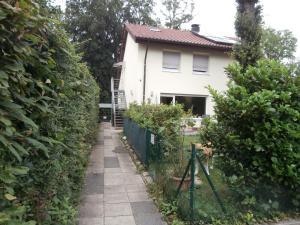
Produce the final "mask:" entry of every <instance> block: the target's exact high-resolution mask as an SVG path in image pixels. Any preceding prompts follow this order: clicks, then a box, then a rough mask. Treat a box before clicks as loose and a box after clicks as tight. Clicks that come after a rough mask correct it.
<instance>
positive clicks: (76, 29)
mask: <svg viewBox="0 0 300 225" xmlns="http://www.w3.org/2000/svg"><path fill="white" fill-rule="evenodd" d="M153 6H154V2H153V0H145V1H137V0H110V1H107V0H102V1H99V0H68V1H67V7H66V19H65V22H66V28H67V30H68V32H69V33H70V34H71V35H72V39H73V41H74V42H78V43H79V51H81V52H82V54H83V56H82V57H83V60H84V61H86V62H87V64H88V65H89V67H90V68H91V71H92V74H93V75H94V77H95V78H96V80H97V82H98V83H99V85H100V87H101V89H102V92H101V94H102V96H101V99H102V101H108V100H109V99H110V77H111V75H112V66H113V63H114V62H115V61H116V56H117V53H118V48H119V44H120V42H121V34H122V27H123V24H124V23H125V22H131V23H138V24H151V25H154V24H155V21H154V20H153V19H152V18H151V15H152V13H151V12H152V11H153Z"/></svg>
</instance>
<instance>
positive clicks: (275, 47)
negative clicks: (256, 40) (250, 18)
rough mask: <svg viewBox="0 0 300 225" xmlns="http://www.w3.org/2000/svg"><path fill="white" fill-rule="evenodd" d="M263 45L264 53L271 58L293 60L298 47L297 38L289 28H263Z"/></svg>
mask: <svg viewBox="0 0 300 225" xmlns="http://www.w3.org/2000/svg"><path fill="white" fill-rule="evenodd" d="M262 47H263V52H264V55H265V56H266V57H267V58H269V59H276V60H279V61H282V60H293V59H294V58H295V56H294V53H295V52H296V47H297V38H295V37H294V35H293V33H292V32H291V31H289V30H279V31H277V30H275V29H272V28H267V29H264V30H263V35H262Z"/></svg>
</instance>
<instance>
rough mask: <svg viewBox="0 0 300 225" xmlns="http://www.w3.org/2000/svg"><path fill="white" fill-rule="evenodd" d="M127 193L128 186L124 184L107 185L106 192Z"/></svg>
mask: <svg viewBox="0 0 300 225" xmlns="http://www.w3.org/2000/svg"><path fill="white" fill-rule="evenodd" d="M113 193H126V188H125V186H123V185H105V186H104V194H113Z"/></svg>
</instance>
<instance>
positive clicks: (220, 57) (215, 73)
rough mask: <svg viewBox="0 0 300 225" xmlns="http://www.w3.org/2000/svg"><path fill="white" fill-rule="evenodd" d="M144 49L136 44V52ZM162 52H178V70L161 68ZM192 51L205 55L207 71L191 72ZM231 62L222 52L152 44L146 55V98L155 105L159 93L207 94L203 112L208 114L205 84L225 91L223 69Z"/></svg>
mask: <svg viewBox="0 0 300 225" xmlns="http://www.w3.org/2000/svg"><path fill="white" fill-rule="evenodd" d="M145 49H146V46H145V45H142V44H140V47H139V55H144V54H145ZM163 51H179V52H180V53H181V60H180V71H179V72H165V71H163V69H162V61H163ZM193 54H204V55H208V56H209V69H208V73H207V74H195V73H193ZM231 62H233V60H232V59H231V58H230V57H229V55H228V53H224V52H222V51H217V50H204V49H196V48H189V47H174V46H171V45H158V44H156V45H154V44H152V45H151V46H149V50H148V56H147V78H146V99H148V100H150V101H151V103H155V104H159V103H160V96H161V94H178V95H194V96H204V97H207V101H206V114H208V115H211V114H213V102H212V99H211V97H210V94H209V92H208V90H207V88H206V87H207V86H209V85H210V86H211V87H213V88H214V89H216V90H218V91H225V90H226V88H227V82H228V78H227V76H226V74H225V72H224V68H225V67H227V66H228V64H230V63H231Z"/></svg>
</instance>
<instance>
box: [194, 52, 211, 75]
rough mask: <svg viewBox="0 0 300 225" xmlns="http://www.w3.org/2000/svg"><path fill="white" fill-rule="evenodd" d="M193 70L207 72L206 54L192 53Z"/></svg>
mask: <svg viewBox="0 0 300 225" xmlns="http://www.w3.org/2000/svg"><path fill="white" fill-rule="evenodd" d="M193 71H194V72H201V73H205V72H208V56H205V55H194V58H193Z"/></svg>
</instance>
